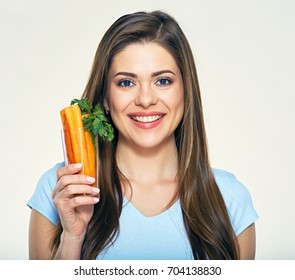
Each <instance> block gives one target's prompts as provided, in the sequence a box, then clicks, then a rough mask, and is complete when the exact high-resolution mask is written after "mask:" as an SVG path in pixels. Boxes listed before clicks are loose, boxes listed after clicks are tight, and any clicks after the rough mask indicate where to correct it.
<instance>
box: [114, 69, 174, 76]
mask: <svg viewBox="0 0 295 280" xmlns="http://www.w3.org/2000/svg"><path fill="white" fill-rule="evenodd" d="M165 73H170V74H172V75H174V76H175V73H174V72H173V71H171V70H160V71H157V72H153V73H152V75H151V76H152V77H157V76H159V75H162V74H165ZM120 75H122V76H128V77H131V78H137V75H136V74H135V73H132V72H118V73H116V74H115V75H114V78H115V77H116V76H120Z"/></svg>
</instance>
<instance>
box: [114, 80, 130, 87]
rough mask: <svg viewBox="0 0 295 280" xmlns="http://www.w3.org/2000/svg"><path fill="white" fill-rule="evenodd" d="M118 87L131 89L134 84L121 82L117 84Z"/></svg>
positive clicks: (125, 81)
mask: <svg viewBox="0 0 295 280" xmlns="http://www.w3.org/2000/svg"><path fill="white" fill-rule="evenodd" d="M118 85H119V86H121V87H132V86H134V83H133V82H132V81H130V80H122V81H120V82H119V83H118Z"/></svg>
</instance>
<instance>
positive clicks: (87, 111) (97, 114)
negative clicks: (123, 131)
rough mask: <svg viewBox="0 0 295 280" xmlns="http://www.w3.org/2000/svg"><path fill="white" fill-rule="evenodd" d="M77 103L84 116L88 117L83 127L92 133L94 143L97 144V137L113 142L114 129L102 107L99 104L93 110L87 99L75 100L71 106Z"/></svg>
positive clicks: (84, 120)
mask: <svg viewBox="0 0 295 280" xmlns="http://www.w3.org/2000/svg"><path fill="white" fill-rule="evenodd" d="M76 103H77V104H78V105H79V107H80V109H81V112H82V115H86V116H84V117H83V119H82V121H83V125H84V128H85V129H86V130H88V131H89V132H90V134H91V137H92V140H93V142H94V143H95V137H96V136H97V135H99V136H100V137H102V138H103V139H104V140H107V141H112V140H113V138H114V129H113V127H112V125H111V124H110V123H108V121H107V119H106V117H105V116H104V114H103V111H102V108H101V106H100V105H99V104H97V105H96V106H95V107H94V108H93V106H92V105H91V104H90V103H89V102H88V101H87V99H86V98H82V99H73V100H72V101H71V105H74V104H76Z"/></svg>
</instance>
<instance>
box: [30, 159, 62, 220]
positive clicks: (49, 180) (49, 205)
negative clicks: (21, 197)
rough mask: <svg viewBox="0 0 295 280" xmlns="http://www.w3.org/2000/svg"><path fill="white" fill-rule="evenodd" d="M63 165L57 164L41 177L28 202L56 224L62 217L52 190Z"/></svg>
mask: <svg viewBox="0 0 295 280" xmlns="http://www.w3.org/2000/svg"><path fill="white" fill-rule="evenodd" d="M63 165H64V164H63V163H58V164H56V165H55V166H54V167H52V168H51V169H49V170H48V171H46V172H45V173H44V174H43V175H42V176H41V177H40V179H39V181H38V183H37V185H36V188H35V191H34V193H33V195H32V197H31V198H30V199H29V201H28V202H27V205H28V206H29V207H30V208H32V209H35V210H36V211H38V212H39V213H40V214H42V215H43V216H45V217H46V218H47V219H48V220H49V221H50V222H51V223H53V224H55V225H56V224H58V223H59V222H60V219H59V215H58V212H57V210H56V208H55V206H54V204H53V200H52V191H53V189H54V188H55V185H56V181H57V177H56V171H57V169H58V168H60V167H61V166H63Z"/></svg>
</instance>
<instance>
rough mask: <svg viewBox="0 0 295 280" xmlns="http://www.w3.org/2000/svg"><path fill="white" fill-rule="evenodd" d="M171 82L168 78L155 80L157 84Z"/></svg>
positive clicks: (164, 84)
mask: <svg viewBox="0 0 295 280" xmlns="http://www.w3.org/2000/svg"><path fill="white" fill-rule="evenodd" d="M171 83H172V81H171V80H170V79H168V78H161V79H159V80H157V82H156V84H157V85H159V86H167V85H169V84H171Z"/></svg>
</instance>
